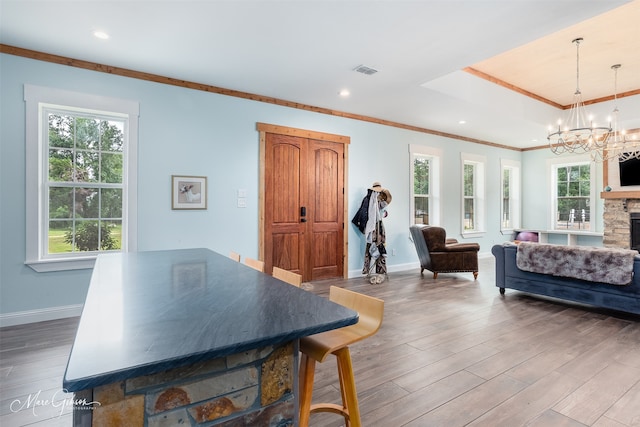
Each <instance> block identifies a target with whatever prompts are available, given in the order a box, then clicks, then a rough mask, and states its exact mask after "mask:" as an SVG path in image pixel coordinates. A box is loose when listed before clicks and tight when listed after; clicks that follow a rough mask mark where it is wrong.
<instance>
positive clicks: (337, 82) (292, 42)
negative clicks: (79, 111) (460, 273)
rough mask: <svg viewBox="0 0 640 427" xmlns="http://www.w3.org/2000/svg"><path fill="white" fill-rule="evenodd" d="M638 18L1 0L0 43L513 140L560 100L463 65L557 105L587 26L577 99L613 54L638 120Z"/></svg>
mask: <svg viewBox="0 0 640 427" xmlns="http://www.w3.org/2000/svg"><path fill="white" fill-rule="evenodd" d="M639 22H640V0H634V1H631V2H630V1H628V0H589V1H580V0H565V1H558V0H548V1H547V0H511V1H508V0H502V1H490V0H456V1H451V0H441V1H436V0H423V1H419V0H413V1H403V0H384V1H382V0H381V1H370V0H351V1H349V0H343V1H337V0H324V1H318V0H296V1H294V0H255V1H249V0H235V1H232V0H226V1H221V0H218V1H216V0H211V1H204V0H201V1H157V0H137V1H117V0H112V1H101V0H84V1H57V0H41V1H34V0H0V43H2V44H5V45H9V46H15V47H20V48H25V49H31V50H36V51H41V52H45V53H51V54H55V55H61V56H65V57H70V58H74V59H81V60H86V61H91V62H96V63H100V64H106V65H111V66H115V67H121V68H126V69H132V70H136V71H142V72H147V73H153V74H158V75H162V76H166V77H172V78H176V79H181V80H188V81H192V82H197V83H202V84H208V85H213V86H217V87H222V88H226V89H233V90H237V91H242V92H247V93H251V94H256V95H262V96H268V97H274V98H278V99H282V100H286V101H291V102H297V103H301V104H306V105H310V106H315V107H322V108H327V109H331V110H336V111H340V112H347V113H351V114H357V115H362V116H367V117H372V118H377V119H382V120H388V121H392V122H397V123H401V124H406V125H411V126H417V127H420V128H426V129H431V130H435V131H439V132H444V133H450V134H455V135H460V136H464V137H467V138H472V139H477V140H481V141H487V142H490V143H494V144H501V145H508V146H512V147H516V148H526V147H532V146H539V145H544V144H545V143H546V138H545V137H546V132H547V126H548V125H549V124H551V123H555V121H556V120H557V119H558V118H559V117H561V116H564V115H566V112H563V111H561V110H559V109H558V108H556V107H553V106H552V105H549V104H548V103H545V102H542V101H540V100H536V99H533V98H531V97H528V96H525V95H523V94H522V93H519V92H517V91H513V90H510V89H507V88H505V87H504V86H501V85H498V84H495V83H492V82H490V81H488V80H486V79H482V78H479V77H477V76H475V75H473V74H470V73H468V72H465V71H463V70H464V69H465V68H466V67H472V68H475V69H477V70H480V71H483V72H485V73H487V74H490V75H491V76H493V77H494V78H497V79H499V80H501V81H504V82H506V84H507V85H512V86H515V87H517V88H520V89H522V90H523V91H526V92H530V93H533V94H536V95H538V96H540V97H542V98H545V99H548V100H550V101H554V102H557V103H559V104H562V105H566V104H569V103H570V102H571V97H572V95H573V92H574V91H575V88H576V49H575V45H574V44H573V43H572V42H571V41H572V40H573V39H574V38H576V37H583V38H584V42H583V43H582V44H581V45H580V89H581V90H582V94H583V96H584V98H585V100H590V99H595V98H601V97H604V96H607V95H612V94H613V91H614V90H613V87H614V74H613V71H612V70H611V68H610V67H611V65H613V64H615V63H620V64H622V67H621V68H620V70H619V71H618V92H619V93H622V92H627V91H635V93H636V94H635V95H634V96H629V97H625V98H621V99H619V100H618V107H619V109H620V117H619V119H620V127H622V128H626V129H636V128H640V25H639ZM94 30H102V31H105V32H107V33H108V34H109V35H110V39H109V40H100V39H97V38H95V37H93V36H92V32H93V31H94ZM361 64H364V65H366V66H369V67H372V68H375V69H377V70H378V72H377V73H376V74H374V75H371V76H367V75H364V74H361V73H357V72H355V71H353V69H354V68H355V67H356V66H358V65H361ZM342 89H348V90H349V91H350V92H351V95H350V96H349V97H347V98H342V97H340V96H339V95H338V92H339V91H340V90H342ZM613 104H614V103H613V101H608V102H600V103H597V104H594V105H589V106H588V110H589V112H590V113H593V114H594V115H595V116H596V120H598V119H599V120H601V121H604V120H605V118H606V116H608V115H610V113H611V111H612V110H613ZM460 120H465V121H466V124H464V125H462V124H459V121H460Z"/></svg>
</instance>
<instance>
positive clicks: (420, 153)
mask: <svg viewBox="0 0 640 427" xmlns="http://www.w3.org/2000/svg"><path fill="white" fill-rule="evenodd" d="M409 154H410V156H409V157H410V161H411V163H410V165H409V170H410V174H411V176H410V180H409V182H410V183H411V189H410V194H411V199H410V202H409V203H410V212H411V219H410V224H431V225H439V224H440V158H441V157H442V151H441V150H439V149H436V148H431V147H425V146H421V145H413V144H411V145H409Z"/></svg>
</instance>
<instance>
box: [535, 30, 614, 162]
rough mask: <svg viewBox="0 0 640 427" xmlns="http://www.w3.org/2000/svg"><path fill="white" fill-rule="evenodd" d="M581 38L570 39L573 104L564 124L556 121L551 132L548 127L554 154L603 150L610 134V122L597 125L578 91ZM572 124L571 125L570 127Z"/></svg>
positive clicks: (550, 146)
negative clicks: (573, 64)
mask: <svg viewBox="0 0 640 427" xmlns="http://www.w3.org/2000/svg"><path fill="white" fill-rule="evenodd" d="M582 40H583V39H582V38H581V37H580V38H577V39H574V40H573V41H572V43H575V44H576V91H575V93H574V94H573V104H572V105H571V109H570V111H569V115H568V119H567V121H566V122H565V124H564V126H563V123H562V121H561V120H559V121H558V130H557V131H555V132H553V133H551V131H552V129H549V135H548V136H547V139H548V140H549V148H550V149H551V151H552V152H553V153H554V154H563V153H591V154H592V155H593V152H594V151H600V152H603V150H604V149H606V147H607V141H608V140H609V137H610V136H611V130H612V129H611V124H609V126H608V127H606V126H597V125H596V124H595V123H594V122H593V118H592V117H588V116H587V113H586V112H585V107H584V102H583V101H582V93H581V92H580V42H582ZM570 126H573V127H570Z"/></svg>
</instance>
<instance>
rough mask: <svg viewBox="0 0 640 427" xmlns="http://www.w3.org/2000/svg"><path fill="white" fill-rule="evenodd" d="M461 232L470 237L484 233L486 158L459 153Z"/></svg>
mask: <svg viewBox="0 0 640 427" xmlns="http://www.w3.org/2000/svg"><path fill="white" fill-rule="evenodd" d="M460 157H461V165H462V192H461V194H462V232H461V234H462V235H463V236H467V237H471V236H474V235H478V234H480V233H484V232H485V164H486V162H487V161H486V157H485V156H480V155H476V154H467V153H461V154H460Z"/></svg>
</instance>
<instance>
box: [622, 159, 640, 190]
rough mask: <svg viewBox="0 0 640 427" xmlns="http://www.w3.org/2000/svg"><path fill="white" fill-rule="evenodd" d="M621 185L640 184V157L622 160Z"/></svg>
mask: <svg viewBox="0 0 640 427" xmlns="http://www.w3.org/2000/svg"><path fill="white" fill-rule="evenodd" d="M619 164H620V186H621V187H626V186H630V185H640V159H635V158H634V159H629V160H625V161H624V162H620V163H619Z"/></svg>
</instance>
